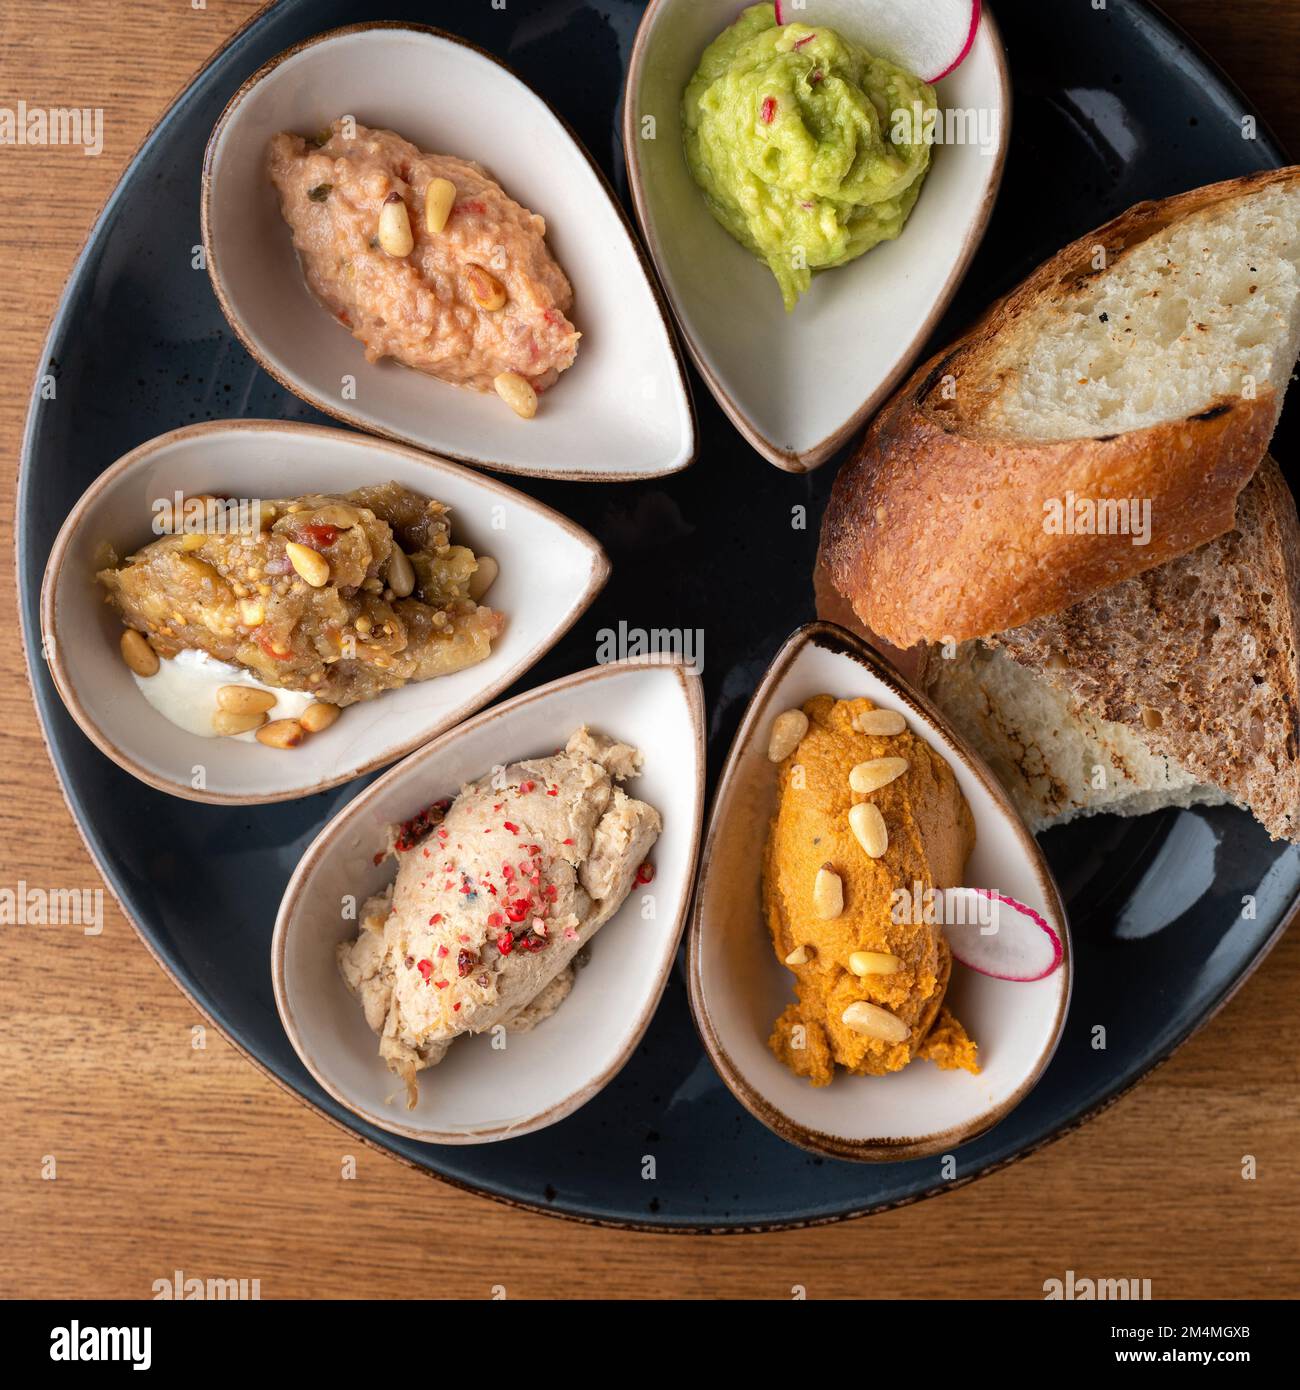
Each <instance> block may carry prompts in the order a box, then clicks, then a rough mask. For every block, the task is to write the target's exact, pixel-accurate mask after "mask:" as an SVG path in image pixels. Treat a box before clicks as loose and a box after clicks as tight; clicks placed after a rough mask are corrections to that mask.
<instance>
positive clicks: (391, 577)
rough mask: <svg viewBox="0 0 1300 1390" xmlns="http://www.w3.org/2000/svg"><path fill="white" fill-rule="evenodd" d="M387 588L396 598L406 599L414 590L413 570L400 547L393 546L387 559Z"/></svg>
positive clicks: (407, 557)
mask: <svg viewBox="0 0 1300 1390" xmlns="http://www.w3.org/2000/svg"><path fill="white" fill-rule="evenodd" d="M388 587H389V588H390V589H391V590H392V591H393V593H394V594H395V595H396V596H397V597H398V598H406V597H407V595H409V594H410V592H411V590H412V589H414V588H415V570H414V569H413V568H412V567H411V561H410V558H409V556H408V555H407V554H406V551H404V550H403V549H402V547H401V546H400V545H394V546H393V550H392V554H391V555H389V557H388Z"/></svg>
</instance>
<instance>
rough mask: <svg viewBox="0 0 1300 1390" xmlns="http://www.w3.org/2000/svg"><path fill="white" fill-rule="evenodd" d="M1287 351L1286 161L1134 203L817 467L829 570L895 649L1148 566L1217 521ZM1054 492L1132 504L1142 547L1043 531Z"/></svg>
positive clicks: (1064, 503)
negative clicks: (829, 469) (1144, 529)
mask: <svg viewBox="0 0 1300 1390" xmlns="http://www.w3.org/2000/svg"><path fill="white" fill-rule="evenodd" d="M1099 248H1105V254H1104V256H1103V255H1102V254H1101V253H1100V250H1099ZM1298 350H1300V167H1293V168H1289V169H1281V170H1272V171H1269V172H1268V173H1264V174H1258V175H1252V176H1249V177H1246V178H1241V179H1233V180H1229V181H1228V182H1226V183H1222V184H1215V185H1213V186H1211V187H1208V188H1201V189H1195V190H1193V191H1192V192H1190V193H1185V194H1180V195H1179V196H1178V197H1175V198H1167V199H1164V200H1162V201H1161V202H1157V203H1140V204H1138V205H1137V206H1136V207H1134V208H1130V209H1129V211H1128V212H1126V213H1124V214H1123V215H1122V216H1120V217H1118V218H1116V219H1114V220H1113V221H1112V222H1109V223H1107V224H1106V225H1105V226H1103V227H1100V228H1098V229H1097V230H1096V231H1094V232H1091V233H1089V234H1088V235H1087V236H1084V237H1081V238H1080V239H1079V240H1078V241H1076V242H1074V243H1073V244H1072V245H1070V246H1067V247H1066V248H1065V249H1064V250H1062V251H1061V252H1059V253H1058V254H1057V255H1056V256H1054V257H1053V258H1052V259H1051V260H1049V261H1048V262H1046V263H1045V264H1044V265H1042V266H1040V267H1039V269H1038V270H1036V271H1035V272H1034V273H1033V274H1032V275H1031V276H1030V277H1029V279H1028V280H1026V281H1025V282H1024V284H1022V285H1021V286H1020V287H1019V288H1018V289H1016V290H1015V291H1013V292H1012V293H1011V294H1010V295H1008V296H1007V297H1006V298H1005V299H1003V300H1001V301H1000V302H999V303H997V304H995V305H994V306H993V307H992V308H991V309H990V310H989V312H988V313H987V314H986V315H985V317H984V318H983V319H982V320H981V321H980V322H979V323H978V324H977V325H976V326H975V327H974V328H973V329H972V330H971V331H970V332H969V333H968V334H966V335H965V336H964V337H963V338H962V339H961V340H959V341H958V342H957V343H956V344H955V345H954V346H953V347H952V348H950V349H949V350H948V351H947V352H944V353H942V354H940V355H939V356H937V357H935V358H933V359H932V360H931V361H930V362H928V363H926V364H925V365H924V366H922V367H921V368H919V369H918V370H917V372H916V373H915V374H914V375H913V376H912V378H911V379H910V380H909V381H908V382H907V383H906V384H905V385H904V386H903V387H902V388H901V389H900V390H899V391H898V392H897V393H896V394H895V395H894V397H893V398H891V400H890V401H889V402H888V403H887V404H886V405H885V407H884V409H883V410H882V411H881V412H880V414H879V415H878V416H877V417H876V419H875V421H874V422H873V423H872V426H871V428H870V430H869V431H868V432H867V435H866V437H865V439H864V441H863V444H862V447H861V449H860V450H859V452H858V453H857V455H856V456H855V457H854V458H853V459H852V460H850V462H849V463H847V464H846V465H845V466H844V468H842V469H841V471H840V474H839V476H838V477H837V478H836V480H835V486H834V490H833V492H832V496H831V500H830V504H829V506H828V507H827V511H826V518H825V521H824V524H823V529H822V555H823V557H824V560H825V564H826V567H827V570H828V571H829V573H830V575H831V578H832V580H833V582H834V583H835V586H836V587H837V588H838V589H839V590H840V592H841V593H842V594H843V595H844V596H845V597H846V598H847V599H848V600H849V602H850V603H851V604H852V606H853V609H854V611H855V613H856V614H857V615H858V617H859V618H860V619H861V621H862V622H863V623H864V625H865V626H866V627H867V628H869V629H870V630H871V631H873V632H875V633H877V634H878V635H879V636H880V637H882V638H884V639H886V640H887V641H889V642H891V643H893V644H894V645H895V646H898V647H904V648H905V647H910V646H912V645H913V644H915V643H917V642H919V641H943V640H945V639H947V638H950V637H951V638H952V639H954V640H957V641H961V640H964V639H966V638H971V637H986V636H989V635H990V634H993V633H996V632H1002V631H1005V630H1006V629H1008V628H1012V627H1018V626H1020V625H1021V624H1023V623H1026V622H1030V621H1032V620H1033V619H1035V618H1041V617H1044V616H1050V615H1051V614H1054V613H1059V612H1061V611H1062V610H1063V609H1065V608H1068V607H1070V606H1071V605H1073V604H1076V603H1079V602H1081V601H1083V600H1085V599H1087V598H1089V597H1091V596H1092V595H1093V594H1096V593H1098V592H1099V591H1100V590H1102V589H1104V588H1106V587H1107V586H1109V585H1112V584H1115V583H1117V582H1119V581H1121V580H1125V579H1128V578H1131V577H1132V576H1134V575H1138V574H1141V573H1142V572H1143V571H1145V570H1150V569H1154V568H1155V567H1156V566H1158V565H1162V564H1164V563H1165V562H1166V561H1167V560H1170V559H1173V558H1174V557H1176V556H1179V555H1183V554H1186V553H1187V552H1189V551H1191V550H1194V549H1195V548H1196V547H1198V546H1200V545H1204V544H1205V543H1206V542H1207V541H1209V540H1212V539H1213V538H1214V537H1216V536H1219V535H1222V534H1223V533H1224V532H1226V531H1228V530H1230V529H1231V528H1232V525H1233V522H1234V517H1235V514H1236V502H1237V497H1238V494H1239V493H1240V491H1241V489H1242V488H1243V487H1244V486H1245V484H1246V482H1247V481H1248V480H1249V478H1250V477H1251V475H1252V474H1253V473H1254V471H1255V469H1256V467H1257V466H1258V464H1259V460H1260V459H1261V458H1262V457H1263V455H1264V452H1265V450H1266V449H1267V447H1268V441H1269V439H1270V438H1271V436H1272V432H1273V428H1274V426H1275V424H1276V422H1277V417H1278V413H1279V412H1280V410H1281V404H1282V397H1283V394H1284V392H1285V389H1286V385H1287V382H1288V380H1289V379H1290V375H1291V371H1292V368H1293V366H1294V363H1295V359H1296V354H1297V351H1298ZM1072 499H1085V500H1088V501H1092V502H1099V501H1101V500H1103V499H1108V500H1110V501H1127V500H1128V499H1133V500H1134V501H1137V502H1140V503H1141V504H1143V505H1149V508H1150V512H1149V515H1150V517H1151V534H1150V539H1149V542H1148V543H1146V544H1142V545H1135V544H1133V541H1132V537H1131V536H1130V535H1129V534H1128V532H1127V530H1124V531H1122V532H1120V531H1115V530H1107V531H1106V532H1105V533H1103V534H1092V533H1090V532H1084V531H1075V530H1073V529H1070V528H1067V529H1066V530H1065V531H1064V532H1063V531H1062V530H1061V529H1060V528H1055V529H1054V528H1053V527H1051V526H1049V525H1047V524H1046V518H1047V516H1048V515H1049V509H1050V508H1066V507H1070V506H1072Z"/></svg>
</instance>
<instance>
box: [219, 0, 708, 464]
mask: <svg viewBox="0 0 1300 1390" xmlns="http://www.w3.org/2000/svg"><path fill="white" fill-rule="evenodd" d="M343 115H352V116H354V117H355V118H356V119H357V120H358V121H359V122H360V123H361V124H362V125H368V126H371V127H380V128H385V129H391V130H395V131H397V132H398V134H400V135H403V136H405V137H406V138H407V139H408V140H411V141H413V142H414V143H415V144H416V145H418V146H419V147H420V148H421V149H424V150H431V151H435V152H437V153H441V154H454V155H458V156H460V157H461V158H464V159H471V160H474V161H476V162H477V163H480V164H482V165H484V166H485V167H486V168H487V170H488V172H489V173H491V174H492V176H493V177H494V178H496V179H497V180H498V181H499V182H500V184H501V185H502V187H503V188H504V189H505V190H506V192H507V193H508V194H509V195H510V196H511V197H513V198H514V199H515V200H516V201H517V202H520V203H522V204H523V205H524V206H525V207H527V208H529V209H530V210H531V211H533V212H537V213H540V214H541V215H542V216H543V217H545V219H546V226H547V242H548V244H549V246H550V248H551V250H552V252H553V253H554V255H555V258H556V259H557V260H558V261H559V263H560V265H561V266H562V267H563V268H564V271H565V273H566V274H567V275H568V276H569V279H570V281H571V282H572V284H573V290H574V307H573V312H572V318H573V320H574V322H575V323H576V325H577V327H578V328H579V329H580V330H581V332H582V333H583V335H584V336H583V340H582V342H581V344H580V345H579V348H578V358H577V361H576V363H575V364H574V366H573V367H571V368H570V369H569V370H568V371H566V372H564V373H563V374H562V375H561V377H560V379H559V381H558V382H557V383H556V384H555V385H554V386H553V387H552V388H551V389H550V390H549V391H547V392H546V393H545V395H544V396H543V397H542V401H541V406H540V408H539V410H538V412H537V415H536V417H535V418H534V419H532V420H521V419H519V418H518V417H517V416H516V415H514V414H513V413H512V412H511V411H510V409H509V408H508V407H507V406H506V405H505V403H504V402H503V401H500V400H498V399H497V397H496V395H495V394H487V395H483V394H481V393H479V392H476V391H469V390H463V389H460V388H457V387H454V386H449V385H447V384H446V383H444V382H440V381H436V380H434V379H433V378H432V377H429V376H425V375H423V374H421V373H420V372H416V371H412V370H410V369H408V368H406V367H402V366H400V365H398V364H397V363H395V362H392V361H383V362H377V363H372V362H367V361H366V359H365V354H364V352H363V350H362V346H361V344H360V343H359V342H358V341H357V340H356V339H355V338H353V337H352V335H351V334H350V333H349V332H348V331H347V330H346V329H345V328H342V327H341V326H340V325H339V324H337V323H335V322H334V321H333V319H332V318H331V316H330V315H329V313H328V312H327V311H326V310H325V309H324V308H322V306H321V305H320V304H319V303H318V302H317V301H316V299H315V298H314V297H313V296H312V294H311V292H310V291H309V290H308V288H307V285H306V282H305V281H304V279H303V275H302V270H301V267H300V266H299V264H298V260H297V257H296V255H295V253H294V249H293V244H292V241H291V239H290V232H289V228H288V227H287V226H286V224H285V222H284V220H283V218H282V217H281V216H280V211H279V205H278V200H277V198H276V195H275V190H274V189H273V188H272V186H271V183H270V180H269V179H268V178H267V176H266V171H265V160H266V147H267V142H268V141H269V140H270V139H271V137H272V136H273V135H275V134H277V133H278V132H280V131H282V130H293V131H298V132H299V133H303V134H306V133H310V132H312V131H316V130H319V129H321V128H322V127H323V126H325V125H328V124H329V122H330V121H331V120H334V119H336V118H337V117H340V116H343ZM202 220H203V244H204V247H205V252H206V256H207V265H208V273H209V275H210V276H211V279H212V287H213V289H214V290H215V291H216V295H217V299H218V301H219V302H220V304H221V308H222V310H223V311H224V313H225V315H226V317H227V319H229V320H230V324H231V327H232V328H233V329H234V330H235V332H236V333H237V334H238V335H239V338H240V340H241V341H242V342H243V344H244V346H245V347H246V348H247V349H248V351H249V352H250V353H251V354H252V356H253V357H254V358H256V360H257V361H258V362H259V363H260V364H261V365H262V366H263V367H264V368H265V369H266V370H267V371H268V372H269V373H270V374H271V375H272V376H273V377H275V379H276V380H277V381H279V382H280V383H281V385H283V386H286V387H287V388H288V389H289V390H290V391H292V392H294V393H295V394H296V395H298V396H301V397H302V398H303V399H304V400H306V401H309V402H310V403H311V404H312V405H314V406H316V407H317V408H318V409H320V410H323V411H325V412H326V413H327V414H329V415H332V416H334V417H335V418H337V419H339V420H343V421H346V422H347V423H348V424H351V425H355V426H357V428H359V429H364V430H369V431H371V432H372V433H375V434H381V435H385V436H387V437H388V438H391V439H397V440H401V441H403V442H405V443H408V444H413V445H415V446H417V447H418V448H421V449H428V450H430V451H432V452H434V453H438V454H443V455H446V456H447V457H450V458H456V459H459V460H461V461H462V462H465V463H476V464H482V465H485V466H487V467H490V468H495V469H499V470H500V471H502V472H506V473H520V474H527V475H530V476H535V477H546V478H567V479H574V480H582V481H599V482H614V481H621V480H628V479H635V478H651V477H658V476H661V475H663V474H667V473H674V472H676V471H678V470H679V469H682V468H685V467H687V466H688V465H689V464H690V463H691V462H692V460H693V458H694V456H695V415H694V409H693V406H692V403H691V398H690V391H689V388H688V386H687V382H686V373H685V369H684V367H683V364H682V361H681V358H680V354H679V353H678V350H677V344H676V340H675V337H674V335H673V330H672V325H671V320H670V317H669V315H668V312H667V309H666V307H665V305H664V302H663V297H662V294H661V293H660V290H659V286H658V283H657V282H656V281H655V279H654V275H653V272H652V271H651V269H650V267H649V265H648V264H647V263H646V260H645V257H644V255H643V253H642V251H641V248H640V245H639V243H638V242H637V240H636V237H635V234H634V232H633V231H632V228H631V226H630V225H629V223H628V220H627V218H626V216H625V215H624V213H623V211H622V209H621V208H620V207H619V205H618V203H617V201H616V200H615V198H614V196H613V193H612V192H611V191H610V188H609V186H608V184H607V183H606V181H605V179H604V176H603V175H602V174H601V172H600V170H599V169H598V168H597V167H596V165H595V163H594V162H593V161H592V159H591V157H590V156H589V155H588V154H587V152H586V151H585V150H584V149H583V148H582V146H581V145H580V144H579V143H578V141H577V139H576V137H575V136H574V135H573V133H572V132H571V131H570V129H569V128H568V126H567V125H566V124H565V123H564V122H563V120H562V119H561V118H560V117H559V116H558V115H557V114H556V113H555V112H554V111H553V110H552V109H551V107H550V106H548V105H547V103H546V102H545V101H543V100H542V98H541V97H540V96H538V95H537V93H536V92H534V91H533V90H532V89H531V88H530V87H528V86H527V85H526V84H525V83H524V82H522V81H521V80H520V79H519V78H518V77H516V76H515V75H514V73H512V72H511V71H510V70H509V68H507V67H506V66H505V65H504V64H503V63H501V62H500V61H499V60H498V59H496V58H494V57H493V56H492V55H491V54H488V53H485V52H483V51H482V50H481V49H478V48H476V47H474V45H472V44H470V43H467V42H466V41H465V40H463V39H459V38H457V37H455V36H454V35H452V34H446V33H443V32H442V31H440V30H436V29H430V28H426V27H424V26H422V25H412V24H395V23H382V24H363V25H354V26H351V27H349V28H344V29H335V30H332V31H330V32H328V33H325V34H320V35H317V36H316V37H315V38H313V39H309V40H307V41H306V42H304V43H300V44H296V45H295V46H294V47H292V48H290V49H287V50H286V51H285V52H284V53H281V54H279V55H278V56H277V57H275V58H273V59H271V61H270V62H268V63H267V64H265V66H263V67H261V68H259V69H258V71H257V72H255V73H254V74H253V75H252V76H251V77H250V78H249V79H248V81H247V82H245V83H244V85H243V86H242V87H241V88H240V89H239V91H238V92H236V93H235V95H234V96H233V97H232V98H231V100H230V103H229V105H228V106H227V107H226V109H225V111H224V112H223V113H222V115H221V119H220V120H219V121H218V122H217V124H216V127H215V128H214V130H213V132H212V136H211V138H210V140H209V142H208V148H207V154H206V156H205V158H204V166H203V192H202ZM345 384H346V385H347V389H346V391H345Z"/></svg>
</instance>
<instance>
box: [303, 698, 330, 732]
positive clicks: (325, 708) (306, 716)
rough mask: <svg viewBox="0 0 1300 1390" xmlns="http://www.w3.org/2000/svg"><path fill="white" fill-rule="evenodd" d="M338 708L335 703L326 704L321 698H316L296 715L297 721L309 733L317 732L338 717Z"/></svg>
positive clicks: (327, 726)
mask: <svg viewBox="0 0 1300 1390" xmlns="http://www.w3.org/2000/svg"><path fill="white" fill-rule="evenodd" d="M339 714H340V710H339V707H338V706H337V705H327V704H326V703H325V702H324V701H323V700H318V701H317V702H316V704H314V705H308V706H307V708H306V709H305V710H303V712H302V713H301V714H300V715H299V716H298V723H299V724H301V725H302V727H303V728H304V729H306V730H307V732H308V733H309V734H319V733H320V732H322V730H324V729H328V728H329V726H330V725H331V724H332V723H333V722H334V721H335V720H336V719H337V718H338V717H339Z"/></svg>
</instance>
